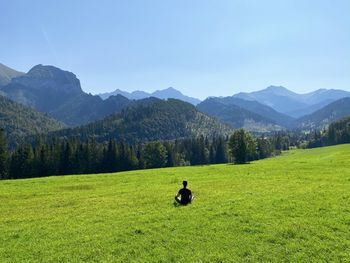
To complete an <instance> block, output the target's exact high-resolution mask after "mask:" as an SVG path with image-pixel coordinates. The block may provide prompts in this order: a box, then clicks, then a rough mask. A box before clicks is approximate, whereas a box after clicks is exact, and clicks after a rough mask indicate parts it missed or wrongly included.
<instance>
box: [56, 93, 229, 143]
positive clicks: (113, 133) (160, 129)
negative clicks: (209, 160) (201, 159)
mask: <svg viewBox="0 0 350 263" xmlns="http://www.w3.org/2000/svg"><path fill="white" fill-rule="evenodd" d="M229 132H231V128H229V127H228V126H226V125H223V124H221V123H220V122H218V121H217V120H216V119H213V118H212V117H209V116H207V115H205V114H203V113H201V112H199V111H197V110H196V108H195V107H194V106H193V105H191V104H189V103H186V102H183V101H180V100H175V99H169V100H167V101H164V100H160V99H156V98H150V99H145V100H144V101H143V102H142V101H141V102H139V103H137V104H135V105H133V106H130V107H128V108H125V109H124V110H122V112H120V113H116V114H112V115H110V116H108V117H106V118H105V119H103V120H100V121H96V122H93V123H90V124H87V125H84V126H81V127H77V128H73V129H65V130H61V131H58V132H54V133H51V134H50V136H58V137H76V136H78V137H80V138H81V139H87V138H92V137H93V138H95V139H96V140H97V141H100V142H103V141H107V140H109V139H110V138H115V139H118V140H125V141H127V142H129V143H135V142H144V141H152V140H174V139H178V138H185V137H192V136H198V135H205V136H213V135H215V134H222V135H223V134H228V133H229Z"/></svg>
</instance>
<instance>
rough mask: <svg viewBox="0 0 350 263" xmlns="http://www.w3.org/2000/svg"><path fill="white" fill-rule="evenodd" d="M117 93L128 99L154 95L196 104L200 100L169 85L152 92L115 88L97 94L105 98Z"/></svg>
mask: <svg viewBox="0 0 350 263" xmlns="http://www.w3.org/2000/svg"><path fill="white" fill-rule="evenodd" d="M118 94H119V95H122V96H124V97H126V98H128V99H131V100H139V99H145V98H149V97H155V98H159V99H178V100H182V101H185V102H189V103H191V104H193V105H197V104H199V103H200V102H201V101H200V100H199V99H196V98H193V97H189V96H186V95H184V94H182V93H181V92H180V91H178V90H177V89H174V88H172V87H169V88H167V89H163V90H156V91H154V92H152V93H148V92H145V91H140V90H136V91H133V92H127V91H122V90H120V89H117V90H115V91H113V92H107V93H101V94H98V95H99V96H100V97H101V98H102V99H107V98H109V97H110V96H115V95H118Z"/></svg>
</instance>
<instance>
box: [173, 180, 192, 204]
mask: <svg viewBox="0 0 350 263" xmlns="http://www.w3.org/2000/svg"><path fill="white" fill-rule="evenodd" d="M182 184H183V186H184V188H182V189H180V190H179V192H178V193H177V195H176V196H175V200H176V202H178V203H179V204H180V205H187V204H190V203H192V200H193V198H194V196H193V195H192V192H191V190H190V189H187V188H186V187H187V181H183V182H182ZM180 196H181V199H179V197H180Z"/></svg>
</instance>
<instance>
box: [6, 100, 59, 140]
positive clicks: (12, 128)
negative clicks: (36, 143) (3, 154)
mask: <svg viewBox="0 0 350 263" xmlns="http://www.w3.org/2000/svg"><path fill="white" fill-rule="evenodd" d="M0 128H2V129H4V130H5V133H6V134H7V137H8V141H9V144H10V145H11V146H15V145H17V144H19V143H20V142H21V141H22V140H23V138H25V137H26V136H28V135H35V134H40V133H47V132H50V131H54V130H59V129H62V128H64V125H63V124H62V123H59V122H57V121H56V120H54V119H52V118H50V117H48V116H47V115H45V114H43V113H40V112H37V111H35V110H33V109H31V108H28V107H25V106H23V105H21V104H18V103H16V102H13V101H11V100H9V99H7V98H5V97H3V96H0Z"/></svg>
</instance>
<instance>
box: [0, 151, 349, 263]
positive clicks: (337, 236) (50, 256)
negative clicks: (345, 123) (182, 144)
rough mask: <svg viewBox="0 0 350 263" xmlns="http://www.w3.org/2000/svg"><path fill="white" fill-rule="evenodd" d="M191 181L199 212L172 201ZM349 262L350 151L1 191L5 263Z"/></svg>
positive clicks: (39, 182)
mask: <svg viewBox="0 0 350 263" xmlns="http://www.w3.org/2000/svg"><path fill="white" fill-rule="evenodd" d="M184 179H186V180H188V182H189V185H188V188H190V189H191V190H192V191H193V192H194V195H195V201H194V203H193V204H192V205H188V206H185V207H176V206H174V204H173V199H174V195H175V194H176V192H177V191H178V189H179V188H180V187H181V186H182V185H181V182H182V180H184ZM186 261H187V262H350V145H349V144H347V145H339V146H334V147H325V148H318V149H310V150H292V151H289V152H285V153H284V154H283V155H282V156H279V157H275V158H270V159H265V160H261V161H256V162H253V163H251V164H247V165H232V164H224V165H209V166H193V167H179V168H165V169H155V170H143V171H131V172H123V173H114V174H96V175H76V176H61V177H46V178H36V179H25V180H12V181H11V180H7V181H0V262H3V263H5V262H11V263H12V262H186Z"/></svg>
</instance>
